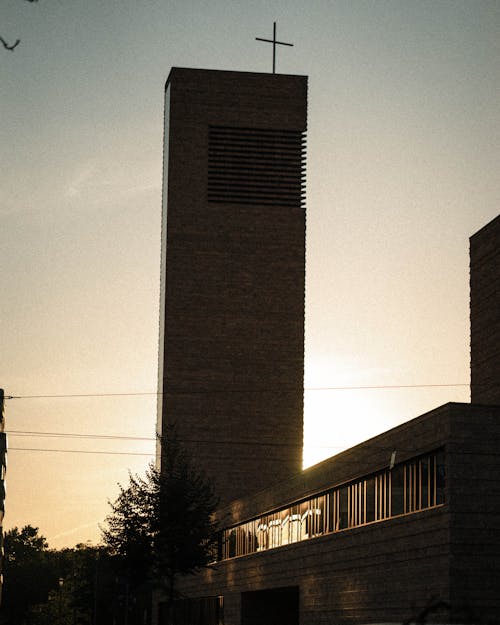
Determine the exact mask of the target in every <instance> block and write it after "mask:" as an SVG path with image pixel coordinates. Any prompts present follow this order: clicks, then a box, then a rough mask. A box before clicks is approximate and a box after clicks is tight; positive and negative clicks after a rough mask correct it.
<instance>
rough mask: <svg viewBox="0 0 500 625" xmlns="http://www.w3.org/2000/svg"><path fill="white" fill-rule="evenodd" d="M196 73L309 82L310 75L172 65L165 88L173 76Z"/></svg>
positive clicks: (206, 75) (205, 75)
mask: <svg viewBox="0 0 500 625" xmlns="http://www.w3.org/2000/svg"><path fill="white" fill-rule="evenodd" d="M196 74H198V75H200V76H204V77H208V76H209V75H213V76H214V77H215V76H220V77H228V78H229V77H231V76H233V77H236V76H239V77H246V78H250V77H260V78H262V79H263V80H280V79H285V78H292V79H302V80H304V81H306V82H307V80H308V78H309V77H308V76H307V75H304V74H281V73H277V74H272V73H270V72H249V71H238V70H225V69H202V68H195V67H177V66H174V67H171V69H170V72H169V74H168V76H167V80H166V81H165V88H167V86H168V85H169V83H170V82H171V81H172V79H173V78H175V77H176V76H182V75H185V76H195V75H196Z"/></svg>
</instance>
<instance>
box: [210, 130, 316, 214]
mask: <svg viewBox="0 0 500 625" xmlns="http://www.w3.org/2000/svg"><path fill="white" fill-rule="evenodd" d="M304 170H305V135H304V133H302V132H301V131H294V130H275V129H261V128H232V127H227V126H225V127H221V126H211V127H209V135H208V190H207V192H208V201H209V202H216V203H217V202H218V203H224V204H227V203H234V204H256V205H264V206H284V207H298V208H300V207H303V206H304V178H305V173H304Z"/></svg>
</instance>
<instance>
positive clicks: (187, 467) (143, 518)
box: [103, 428, 218, 613]
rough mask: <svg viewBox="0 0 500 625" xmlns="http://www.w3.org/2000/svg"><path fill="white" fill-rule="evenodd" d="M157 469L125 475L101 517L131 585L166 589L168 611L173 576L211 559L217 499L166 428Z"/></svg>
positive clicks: (173, 589)
mask: <svg viewBox="0 0 500 625" xmlns="http://www.w3.org/2000/svg"><path fill="white" fill-rule="evenodd" d="M161 450H162V452H161V458H162V463H161V470H159V469H157V468H155V467H154V465H152V464H151V465H150V466H149V468H148V470H147V471H146V474H145V477H139V476H137V475H135V476H134V475H130V479H129V485H128V486H127V487H126V488H123V487H122V486H121V485H120V494H119V496H118V498H117V499H116V501H115V502H114V503H110V505H111V514H110V515H109V516H108V517H106V523H107V528H105V529H104V530H103V538H104V541H105V543H106V544H107V545H108V546H109V548H110V549H111V551H112V552H113V553H115V554H116V556H117V557H118V558H119V559H120V561H121V563H122V565H123V566H124V568H125V570H126V574H127V578H128V581H129V583H130V584H131V586H132V587H134V588H137V587H138V586H140V585H141V584H144V583H145V582H146V583H148V584H149V587H151V586H152V585H154V586H157V587H158V586H159V587H160V588H162V589H163V590H164V591H166V596H167V603H168V606H169V613H171V608H172V605H173V602H174V599H175V597H176V581H177V578H178V576H180V575H185V574H189V573H194V572H195V571H196V570H198V569H200V568H202V567H204V566H207V565H208V564H209V563H210V562H211V561H213V559H214V557H213V556H214V548H215V544H216V529H217V528H216V523H215V521H214V518H213V515H214V512H215V509H216V507H217V504H218V499H217V497H216V496H215V494H214V491H213V488H212V486H211V484H210V483H209V481H208V480H207V478H206V477H205V476H204V475H202V474H201V473H199V472H198V471H197V470H196V469H195V468H194V466H193V464H192V462H191V461H190V459H189V458H188V456H187V454H186V451H185V450H184V449H183V448H182V446H181V445H180V443H179V441H178V440H177V437H176V434H175V430H174V429H173V428H170V429H169V431H168V432H167V435H166V436H165V437H163V438H162V440H161Z"/></svg>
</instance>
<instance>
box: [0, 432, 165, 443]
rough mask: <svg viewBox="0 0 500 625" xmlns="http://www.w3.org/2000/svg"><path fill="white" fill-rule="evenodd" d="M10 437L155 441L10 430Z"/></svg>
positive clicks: (116, 436)
mask: <svg viewBox="0 0 500 625" xmlns="http://www.w3.org/2000/svg"><path fill="white" fill-rule="evenodd" d="M7 433H8V434H9V436H30V437H37V436H40V437H43V436H45V437H54V438H89V439H97V440H126V441H155V440H156V438H155V437H152V436H149V437H146V436H121V435H116V434H77V433H72V432H30V431H24V430H8V432H7Z"/></svg>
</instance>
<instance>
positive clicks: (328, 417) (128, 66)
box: [0, 0, 500, 548]
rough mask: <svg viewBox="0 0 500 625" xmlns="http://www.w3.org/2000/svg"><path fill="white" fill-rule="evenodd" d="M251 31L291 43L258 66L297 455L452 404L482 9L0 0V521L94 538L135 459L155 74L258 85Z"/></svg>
mask: <svg viewBox="0 0 500 625" xmlns="http://www.w3.org/2000/svg"><path fill="white" fill-rule="evenodd" d="M305 7H307V9H306V8H305ZM273 21H276V22H277V28H278V38H279V39H281V40H283V41H286V42H291V43H293V44H294V47H284V48H283V49H280V50H278V60H277V71H278V72H280V73H288V74H304V75H308V76H309V112H308V116H309V117H308V124H309V129H308V161H307V162H308V167H307V269H306V345H305V388H306V390H305V449H304V460H305V464H306V465H307V464H312V463H314V462H317V461H318V460H320V459H322V458H325V457H327V456H330V455H333V454H334V453H337V452H339V451H341V450H342V449H344V448H346V447H348V446H351V445H352V444H354V443H356V442H359V441H361V440H364V439H366V438H368V437H370V436H372V435H374V434H377V433H380V432H382V431H384V430H386V429H388V428H390V427H392V426H394V425H397V424H399V423H401V422H403V421H406V420H408V419H410V418H412V417H415V416H417V415H419V414H421V413H423V412H425V411H427V410H430V409H432V408H434V407H436V406H438V405H441V404H443V403H445V402H447V401H469V388H468V386H467V384H468V382H469V317H468V315H469V311H468V303H469V301H468V298H469V294H468V238H469V236H470V235H471V234H473V233H474V232H475V231H477V230H478V229H479V228H481V227H482V226H483V225H485V224H486V223H487V222H488V221H490V220H491V219H493V218H494V217H495V216H496V215H497V214H498V212H499V210H500V178H499V175H498V173H499V171H500V158H499V154H500V107H499V105H498V103H499V100H500V3H499V2H498V1H492V2H487V1H481V0H466V1H459V0H456V1H446V0H441V1H439V2H436V1H435V0H431V1H418V0H407V1H406V0H394V1H393V0H377V1H374V0H372V1H361V0H360V1H357V0H346V1H336V0H328V1H327V0H311V1H310V2H308V3H303V2H296V1H291V0H289V1H273V0H266V1H265V2H264V1H246V2H243V1H234V2H229V1H226V2H223V1H220V0H212V1H211V2H207V1H205V2H202V1H201V0H199V1H189V0H183V1H180V0H171V1H167V0H71V1H70V2H68V1H67V0H39V2H37V3H31V2H25V1H23V0H3V1H2V6H1V8H0V35H1V36H2V37H3V38H4V39H5V40H7V41H8V42H9V43H14V41H15V40H16V39H20V40H21V42H20V44H19V45H18V46H17V47H16V49H15V50H14V51H8V50H4V49H0V72H1V100H0V101H1V105H0V106H1V110H0V113H1V115H0V129H1V158H2V161H1V168H0V179H1V184H0V217H1V227H0V267H1V278H2V279H1V286H2V289H1V304H0V356H1V357H0V387H3V388H4V389H5V392H6V394H7V395H8V396H14V397H15V398H14V399H10V400H8V401H7V402H6V421H7V430H8V432H9V447H10V451H9V463H8V473H7V500H6V517H5V521H4V527H5V528H6V529H8V528H10V527H13V526H16V525H17V526H22V525H24V524H27V523H30V524H32V525H35V526H37V527H39V528H40V531H41V532H42V533H43V534H44V535H45V536H46V537H47V539H48V541H49V544H50V546H51V547H57V548H59V547H62V546H72V545H74V544H76V543H77V542H82V541H87V540H91V541H92V542H94V543H95V542H97V541H98V540H99V529H98V523H102V521H103V519H104V517H105V515H106V513H107V511H108V506H107V500H108V499H113V498H114V497H115V496H116V494H117V483H118V482H121V483H124V484H125V483H126V482H127V479H128V478H127V476H128V471H129V470H130V471H132V472H142V471H143V470H144V468H145V466H146V465H147V463H148V462H149V460H150V459H151V458H152V457H153V453H154V435H155V423H156V397H155V392H156V371H157V343H158V300H159V267H160V215H161V204H160V195H161V164H162V133H163V129H162V118H163V86H164V82H165V79H166V77H167V75H168V72H169V70H170V68H171V67H172V66H181V67H200V68H210V69H227V70H229V69H230V70H242V71H255V72H267V71H271V66H272V65H271V63H272V57H271V46H269V44H265V43H261V42H258V41H255V37H270V36H271V35H272V27H273ZM345 387H349V388H347V389H346V388H345ZM353 387H354V388H353ZM359 387H363V388H359ZM367 387H369V388H367ZM395 387H404V388H395ZM70 434H71V435H72V436H71V437H70V436H68V435H70ZM63 435H65V436H63ZM256 470H258V467H256Z"/></svg>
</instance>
